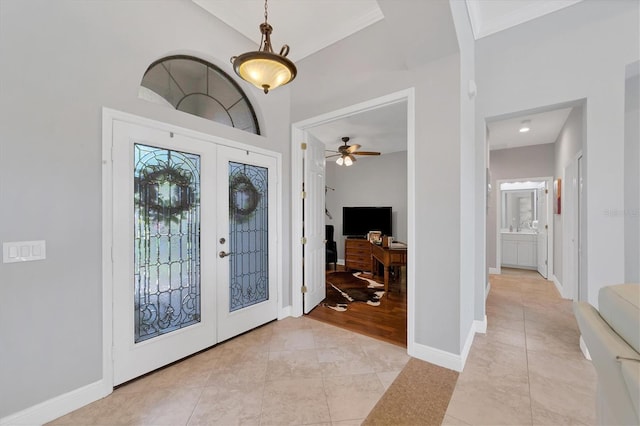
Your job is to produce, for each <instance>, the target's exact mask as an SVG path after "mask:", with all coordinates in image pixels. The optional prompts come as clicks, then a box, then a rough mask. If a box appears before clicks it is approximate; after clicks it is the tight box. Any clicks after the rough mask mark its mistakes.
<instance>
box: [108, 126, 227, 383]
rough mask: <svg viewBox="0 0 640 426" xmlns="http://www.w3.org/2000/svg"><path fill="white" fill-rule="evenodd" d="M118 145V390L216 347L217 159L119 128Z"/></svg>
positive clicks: (205, 150)
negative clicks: (202, 350)
mask: <svg viewBox="0 0 640 426" xmlns="http://www.w3.org/2000/svg"><path fill="white" fill-rule="evenodd" d="M112 143H113V145H112V152H113V188H114V191H113V192H114V194H113V229H114V235H113V249H112V257H113V359H114V384H116V385H117V384H120V383H123V382H125V381H127V380H130V379H132V378H134V377H137V376H140V375H142V374H144V373H147V372H149V371H152V370H155V369H157V368H159V367H161V366H163V365H166V364H168V363H171V362H173V361H176V360H178V359H180V358H183V357H185V356H187V355H189V354H192V353H194V352H197V351H199V350H201V349H204V348H206V347H209V346H211V345H213V344H214V343H215V342H216V315H215V299H216V292H215V285H216V283H215V268H216V262H215V252H214V250H215V243H214V241H215V240H214V238H215V226H214V225H213V224H214V223H215V221H216V218H215V215H216V211H215V198H216V186H215V179H216V176H215V172H214V167H215V155H216V152H215V145H213V144H210V143H206V142H203V141H199V140H196V139H192V138H188V137H185V136H180V135H177V134H176V135H174V134H172V133H170V132H168V131H162V130H157V129H153V128H149V127H144V126H140V125H136V124H130V123H124V122H121V121H116V122H114V126H113V142H112ZM205 218H206V220H205Z"/></svg>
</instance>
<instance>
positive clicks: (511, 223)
mask: <svg viewBox="0 0 640 426" xmlns="http://www.w3.org/2000/svg"><path fill="white" fill-rule="evenodd" d="M536 196H537V195H536V190H535V189H529V190H513V191H504V190H503V191H502V225H501V228H502V229H512V230H513V231H518V230H531V229H532V228H533V222H534V221H537V220H538V211H537V205H538V203H537V202H536V201H537V200H536ZM510 227H513V228H510Z"/></svg>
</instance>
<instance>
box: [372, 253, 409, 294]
mask: <svg viewBox="0 0 640 426" xmlns="http://www.w3.org/2000/svg"><path fill="white" fill-rule="evenodd" d="M376 262H380V263H381V264H382V265H383V266H384V291H385V295H386V296H389V268H390V267H391V266H405V265H406V264H407V248H406V247H404V248H386V247H382V246H379V245H376V244H373V243H372V244H371V272H373V271H375V266H376Z"/></svg>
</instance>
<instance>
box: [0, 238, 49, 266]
mask: <svg viewBox="0 0 640 426" xmlns="http://www.w3.org/2000/svg"><path fill="white" fill-rule="evenodd" d="M46 258H47V245H46V242H45V240H37V241H16V242H9V243H2V262H3V263H15V262H30V261H33V260H43V259H46Z"/></svg>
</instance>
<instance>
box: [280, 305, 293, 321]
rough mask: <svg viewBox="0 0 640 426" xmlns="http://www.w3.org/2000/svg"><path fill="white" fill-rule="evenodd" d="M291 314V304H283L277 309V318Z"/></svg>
mask: <svg viewBox="0 0 640 426" xmlns="http://www.w3.org/2000/svg"><path fill="white" fill-rule="evenodd" d="M290 316H291V305H288V306H285V307H284V308H280V309H279V310H278V319H279V320H281V319H284V318H287V317H290Z"/></svg>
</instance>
